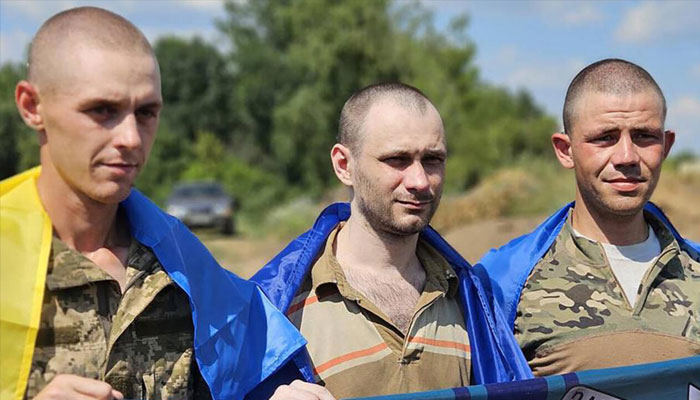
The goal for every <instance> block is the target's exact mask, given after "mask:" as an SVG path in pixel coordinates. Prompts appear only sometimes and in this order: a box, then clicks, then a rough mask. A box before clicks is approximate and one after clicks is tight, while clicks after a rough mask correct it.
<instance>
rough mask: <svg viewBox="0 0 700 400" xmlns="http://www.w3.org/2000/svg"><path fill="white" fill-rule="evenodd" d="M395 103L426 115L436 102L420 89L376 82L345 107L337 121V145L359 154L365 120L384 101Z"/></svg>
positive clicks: (348, 101) (353, 96)
mask: <svg viewBox="0 0 700 400" xmlns="http://www.w3.org/2000/svg"><path fill="white" fill-rule="evenodd" d="M387 99H389V100H392V101H395V102H396V103H397V104H398V105H400V106H402V107H405V108H408V109H411V110H416V111H418V112H420V113H421V114H423V113H425V111H426V110H427V109H428V106H429V105H432V106H433V107H434V105H433V103H432V102H431V101H430V99H428V97H427V96H426V95H425V94H423V92H421V91H420V90H418V89H416V88H414V87H413V86H409V85H406V84H403V83H399V82H387V83H377V84H374V85H369V86H366V87H364V88H362V89H360V90H358V91H357V92H355V93H353V95H352V96H350V98H349V99H348V100H347V101H346V102H345V105H343V110H342V111H341V112H340V120H339V121H338V137H337V140H338V143H340V144H342V145H343V146H345V147H347V148H349V149H350V151H351V152H353V153H355V154H357V151H358V150H359V147H360V141H361V140H360V139H361V136H362V135H361V129H362V124H363V123H364V120H365V117H366V116H367V113H368V112H369V110H370V108H372V105H374V104H375V103H377V102H378V101H381V100H387Z"/></svg>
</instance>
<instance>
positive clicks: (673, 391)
mask: <svg viewBox="0 0 700 400" xmlns="http://www.w3.org/2000/svg"><path fill="white" fill-rule="evenodd" d="M362 399H363V400H370V399H371V400H428V399H430V400H510V399H519V400H622V399H626V400H631V399H634V400H660V399H663V400H700V356H694V357H689V358H681V359H678V360H671V361H663V362H659V363H651V364H640V365H633V366H628V367H619V368H607V369H598V370H589V371H581V372H575V373H570V374H565V375H554V376H548V377H546V378H535V379H528V380H524V381H519V382H508V383H497V384H491V385H481V386H469V387H464V388H454V389H445V390H436V391H432V392H421V393H409V394H400V395H391V396H376V397H363V398H362ZM355 400H360V398H356V399H355Z"/></svg>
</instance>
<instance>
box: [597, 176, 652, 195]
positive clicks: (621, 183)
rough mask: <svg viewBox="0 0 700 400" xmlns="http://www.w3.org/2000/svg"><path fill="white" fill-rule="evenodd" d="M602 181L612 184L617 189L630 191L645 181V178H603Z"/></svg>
mask: <svg viewBox="0 0 700 400" xmlns="http://www.w3.org/2000/svg"><path fill="white" fill-rule="evenodd" d="M604 182H605V183H607V184H609V185H610V186H612V187H613V188H614V189H615V190H617V191H620V192H632V191H635V190H637V189H638V188H639V186H640V185H641V184H642V183H644V182H646V179H643V178H641V177H625V178H614V179H605V180H604Z"/></svg>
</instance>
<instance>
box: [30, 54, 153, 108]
mask: <svg viewBox="0 0 700 400" xmlns="http://www.w3.org/2000/svg"><path fill="white" fill-rule="evenodd" d="M70 48H71V50H72V52H71V53H70V54H72V57H70V58H68V57H60V55H59V54H58V53H57V54H56V57H53V59H54V60H55V63H52V68H51V70H50V71H42V76H41V78H40V80H39V81H38V82H36V83H38V86H39V88H40V90H42V92H44V89H47V90H48V92H50V93H53V94H60V93H63V94H70V93H75V92H80V93H84V94H88V93H95V94H99V95H101V96H107V97H108V96H117V95H118V94H119V92H120V91H121V90H122V86H123V84H124V82H125V81H129V80H137V79H140V80H141V81H142V82H149V83H150V84H151V86H154V87H156V88H157V91H158V92H160V71H159V69H158V64H157V61H156V60H155V58H154V56H153V55H151V54H148V53H145V52H140V51H128V50H113V49H105V48H100V47H98V46H90V45H86V44H74V45H73V46H71V47H70Z"/></svg>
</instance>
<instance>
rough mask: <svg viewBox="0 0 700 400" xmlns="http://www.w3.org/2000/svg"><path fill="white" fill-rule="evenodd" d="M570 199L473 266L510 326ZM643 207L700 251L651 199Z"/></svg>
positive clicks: (689, 248)
mask: <svg viewBox="0 0 700 400" xmlns="http://www.w3.org/2000/svg"><path fill="white" fill-rule="evenodd" d="M573 206H574V203H569V204H567V205H566V206H564V207H563V208H562V209H560V210H559V211H557V212H555V213H554V214H553V215H552V216H550V217H549V218H547V219H546V220H545V221H544V222H543V223H542V224H541V225H539V226H538V227H537V228H535V230H534V231H532V232H530V233H528V234H526V235H523V236H520V237H518V238H516V239H513V240H512V241H511V242H509V243H507V244H506V245H504V246H503V247H501V248H499V249H494V250H491V251H489V252H488V253H486V255H484V257H483V258H482V259H481V260H480V261H479V262H478V263H477V264H476V265H475V266H474V271H475V273H476V274H477V275H479V276H480V277H481V278H482V280H483V281H484V282H486V281H489V280H490V282H489V283H488V285H489V286H490V288H488V291H489V292H491V293H492V294H493V296H494V298H495V299H496V302H497V304H498V306H499V307H500V308H501V310H503V312H504V314H505V317H506V319H507V322H508V324H509V326H510V327H511V329H512V328H513V327H514V324H515V314H516V312H517V309H518V303H519V302H520V293H521V292H522V289H523V286H524V285H525V282H526V281H527V277H528V276H529V275H530V272H532V269H533V268H534V267H535V265H536V264H537V262H538V261H539V260H540V259H541V258H542V256H544V254H545V253H546V252H547V250H549V248H550V247H551V246H552V243H554V240H555V239H556V238H557V236H558V235H559V232H560V231H561V228H562V227H563V226H564V224H565V223H566V219H567V217H568V215H569V209H571V208H572V207H573ZM644 210H646V211H647V212H650V213H652V214H653V215H654V216H656V217H657V218H659V219H660V220H661V221H662V222H663V223H664V224H665V225H666V227H667V228H668V229H669V230H670V231H671V232H672V233H673V236H674V237H675V238H676V240H677V241H678V244H679V245H680V246H681V248H682V249H683V250H685V251H687V252H688V253H690V254H696V255H697V254H699V253H700V244H697V243H695V242H692V241H690V240H688V239H684V238H683V237H682V236H681V235H680V234H679V233H678V231H677V230H676V228H674V227H673V225H672V224H671V221H669V219H668V218H667V217H666V215H664V213H663V212H662V211H661V209H660V208H659V207H657V206H656V205H654V204H653V203H651V202H648V203H647V204H646V206H645V207H644Z"/></svg>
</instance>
